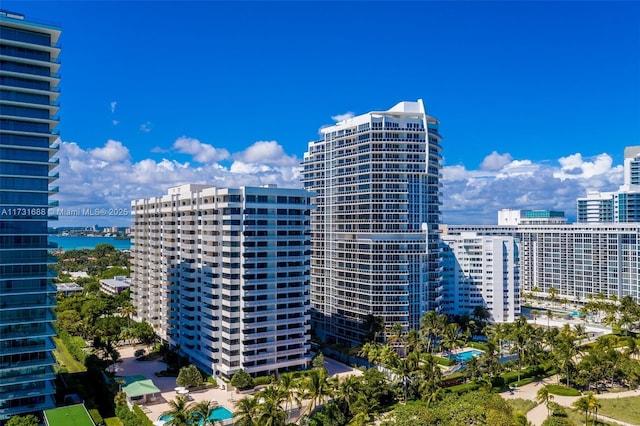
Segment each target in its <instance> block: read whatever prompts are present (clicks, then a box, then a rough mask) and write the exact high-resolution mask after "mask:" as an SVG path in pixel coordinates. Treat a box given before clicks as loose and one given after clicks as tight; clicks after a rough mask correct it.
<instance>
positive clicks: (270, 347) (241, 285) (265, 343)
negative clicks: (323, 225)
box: [131, 185, 311, 378]
mask: <svg viewBox="0 0 640 426" xmlns="http://www.w3.org/2000/svg"><path fill="white" fill-rule="evenodd" d="M309 195H310V194H309V193H308V192H307V191H305V190H303V189H284V188H282V189H281V188H276V187H275V186H264V187H241V188H237V189H232V188H216V187H214V186H208V185H182V186H177V187H173V188H170V189H169V191H168V194H166V195H163V196H161V197H152V198H147V199H141V200H137V201H133V202H132V203H131V207H132V209H131V210H132V213H133V215H134V227H133V246H132V250H131V254H132V257H133V259H132V285H131V295H132V298H133V302H134V305H135V307H136V310H137V312H138V317H139V319H142V320H146V321H148V322H149V323H151V325H152V326H153V327H154V329H155V331H156V332H157V333H158V334H159V335H160V337H161V338H162V339H163V340H164V341H166V342H168V343H169V344H170V345H171V346H173V347H175V348H179V350H180V352H181V353H183V354H184V355H186V356H188V357H189V359H190V360H191V362H193V363H194V364H196V365H198V366H199V367H200V368H201V369H203V370H204V371H207V372H209V373H212V374H215V375H221V376H223V377H226V378H229V377H231V376H232V375H233V374H234V373H235V372H236V371H238V370H239V369H244V370H245V371H246V372H248V373H250V374H253V375H265V374H272V373H278V372H282V371H287V370H290V369H297V368H300V367H305V366H306V365H307V364H308V362H309V353H310V336H311V334H310V333H311V326H310V314H309V311H310V306H309V262H310V261H309V256H310V235H309V210H310V209H311V205H310V204H309V201H310V197H309Z"/></svg>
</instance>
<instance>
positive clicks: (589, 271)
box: [443, 223, 640, 301]
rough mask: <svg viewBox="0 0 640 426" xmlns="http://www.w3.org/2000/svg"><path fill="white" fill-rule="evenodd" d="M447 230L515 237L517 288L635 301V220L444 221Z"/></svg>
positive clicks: (638, 248)
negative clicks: (517, 247)
mask: <svg viewBox="0 0 640 426" xmlns="http://www.w3.org/2000/svg"><path fill="white" fill-rule="evenodd" d="M443 230H445V232H446V233H448V234H449V235H461V234H464V233H465V232H475V233H477V234H478V235H486V236H512V237H515V238H517V239H518V240H519V241H520V268H519V269H520V273H519V276H520V288H522V289H523V290H525V291H532V290H533V289H537V291H538V292H540V293H541V294H547V295H548V294H550V291H551V288H555V289H556V290H557V292H558V295H559V297H561V298H565V297H566V298H567V299H568V300H583V301H584V300H586V299H587V297H589V295H597V294H600V293H602V294H603V295H604V296H605V297H612V296H615V297H616V298H618V300H619V299H621V298H623V297H625V296H631V297H633V298H634V299H635V300H640V255H639V254H640V224H639V223H575V224H566V225H561V224H555V225H554V224H546V225H516V226H503V225H500V226H495V225H448V226H446V227H443Z"/></svg>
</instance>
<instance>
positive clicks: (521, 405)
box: [505, 398, 538, 414]
mask: <svg viewBox="0 0 640 426" xmlns="http://www.w3.org/2000/svg"><path fill="white" fill-rule="evenodd" d="M505 401H507V404H508V405H509V406H510V407H511V409H512V410H513V412H514V413H518V412H520V413H524V414H526V413H527V411H529V410H531V409H532V408H533V407H535V406H536V405H538V404H536V403H535V402H534V401H531V400H529V399H524V398H516V399H506V400H505Z"/></svg>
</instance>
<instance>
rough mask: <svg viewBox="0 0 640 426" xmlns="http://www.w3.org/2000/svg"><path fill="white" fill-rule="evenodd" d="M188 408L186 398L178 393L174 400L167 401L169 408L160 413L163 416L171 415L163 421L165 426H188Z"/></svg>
mask: <svg viewBox="0 0 640 426" xmlns="http://www.w3.org/2000/svg"><path fill="white" fill-rule="evenodd" d="M189 410H190V406H189V404H187V399H186V398H185V397H183V396H181V395H178V396H177V397H176V399H175V400H172V401H169V409H168V410H167V411H165V412H163V413H162V415H163V416H167V417H171V419H170V420H169V421H167V422H166V423H165V425H166V426H189V424H190V422H189V420H190V419H189V418H190V415H189Z"/></svg>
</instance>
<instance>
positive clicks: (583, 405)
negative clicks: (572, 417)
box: [573, 396, 591, 425]
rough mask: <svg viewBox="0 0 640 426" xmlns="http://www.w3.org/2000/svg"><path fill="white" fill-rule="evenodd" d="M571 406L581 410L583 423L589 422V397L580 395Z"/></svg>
mask: <svg viewBox="0 0 640 426" xmlns="http://www.w3.org/2000/svg"><path fill="white" fill-rule="evenodd" d="M573 407H574V408H575V409H576V410H577V411H581V412H583V413H584V424H585V425H587V424H589V411H590V410H591V408H590V406H589V398H587V397H586V396H583V397H580V398H579V399H577V400H576V401H575V402H574V403H573Z"/></svg>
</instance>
